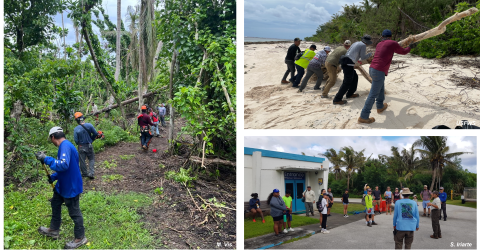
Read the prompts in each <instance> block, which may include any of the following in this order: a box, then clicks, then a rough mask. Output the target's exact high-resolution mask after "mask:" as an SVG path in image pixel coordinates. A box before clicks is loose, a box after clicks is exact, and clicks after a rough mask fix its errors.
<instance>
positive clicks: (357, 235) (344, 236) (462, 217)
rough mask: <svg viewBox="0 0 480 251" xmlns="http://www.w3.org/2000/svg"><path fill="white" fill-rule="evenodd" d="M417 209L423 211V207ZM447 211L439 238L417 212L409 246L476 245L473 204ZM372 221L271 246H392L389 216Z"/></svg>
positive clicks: (322, 247) (317, 247)
mask: <svg viewBox="0 0 480 251" xmlns="http://www.w3.org/2000/svg"><path fill="white" fill-rule="evenodd" d="M420 207H421V206H420ZM421 210H422V212H423V209H421ZM362 215H363V214H362ZM420 215H421V214H420ZM447 215H448V218H447V221H443V220H442V221H440V226H441V229H442V237H443V238H441V239H431V238H430V235H431V234H432V233H433V231H432V223H431V219H430V218H428V217H422V216H420V229H419V231H416V232H415V237H414V241H413V244H412V248H413V249H450V248H455V249H476V248H477V210H476V209H475V208H469V207H462V206H453V205H447ZM332 217H338V216H332ZM340 217H341V216H340ZM330 218H331V217H329V220H330ZM375 222H377V223H378V224H379V225H377V226H373V227H367V226H366V225H365V221H364V220H357V221H354V222H351V223H348V224H345V225H341V226H338V227H334V228H328V229H329V230H330V233H329V234H319V233H317V234H314V235H312V236H311V237H309V238H306V239H302V240H299V241H295V242H292V243H287V244H282V245H278V246H274V247H272V249H394V247H395V243H394V241H393V233H392V232H393V225H392V222H393V216H392V215H385V214H382V215H377V216H375ZM461 242H463V243H471V247H457V246H456V245H457V243H461ZM452 245H453V247H452ZM245 248H247V247H245Z"/></svg>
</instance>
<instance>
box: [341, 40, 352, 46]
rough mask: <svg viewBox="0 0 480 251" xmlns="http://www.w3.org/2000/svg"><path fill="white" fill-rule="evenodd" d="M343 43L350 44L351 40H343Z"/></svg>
mask: <svg viewBox="0 0 480 251" xmlns="http://www.w3.org/2000/svg"><path fill="white" fill-rule="evenodd" d="M343 44H344V45H352V42H351V41H350V40H345V42H344V43H343Z"/></svg>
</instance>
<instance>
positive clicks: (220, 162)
mask: <svg viewBox="0 0 480 251" xmlns="http://www.w3.org/2000/svg"><path fill="white" fill-rule="evenodd" d="M190 160H191V161H193V162H195V163H198V164H202V158H200V157H197V156H190ZM203 162H204V165H205V166H208V165H210V164H217V165H226V166H237V163H235V162H233V161H229V160H223V159H219V158H215V159H208V158H205V159H204V161H203Z"/></svg>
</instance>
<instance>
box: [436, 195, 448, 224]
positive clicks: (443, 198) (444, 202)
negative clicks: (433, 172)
mask: <svg viewBox="0 0 480 251" xmlns="http://www.w3.org/2000/svg"><path fill="white" fill-rule="evenodd" d="M438 198H440V201H441V202H442V210H440V220H441V219H442V211H443V221H447V193H446V192H444V191H443V187H440V194H439V195H438Z"/></svg>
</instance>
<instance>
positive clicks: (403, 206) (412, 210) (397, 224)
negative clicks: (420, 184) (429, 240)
mask: <svg viewBox="0 0 480 251" xmlns="http://www.w3.org/2000/svg"><path fill="white" fill-rule="evenodd" d="M412 194H413V193H412V192H410V189H408V188H403V192H402V195H403V199H400V200H397V201H396V202H395V211H394V213H393V229H394V231H395V230H396V231H397V232H396V234H395V249H402V246H403V240H405V249H411V246H412V242H413V233H414V231H418V229H419V224H420V215H419V213H418V206H417V203H415V201H413V200H411V199H409V197H410V195H412Z"/></svg>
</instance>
